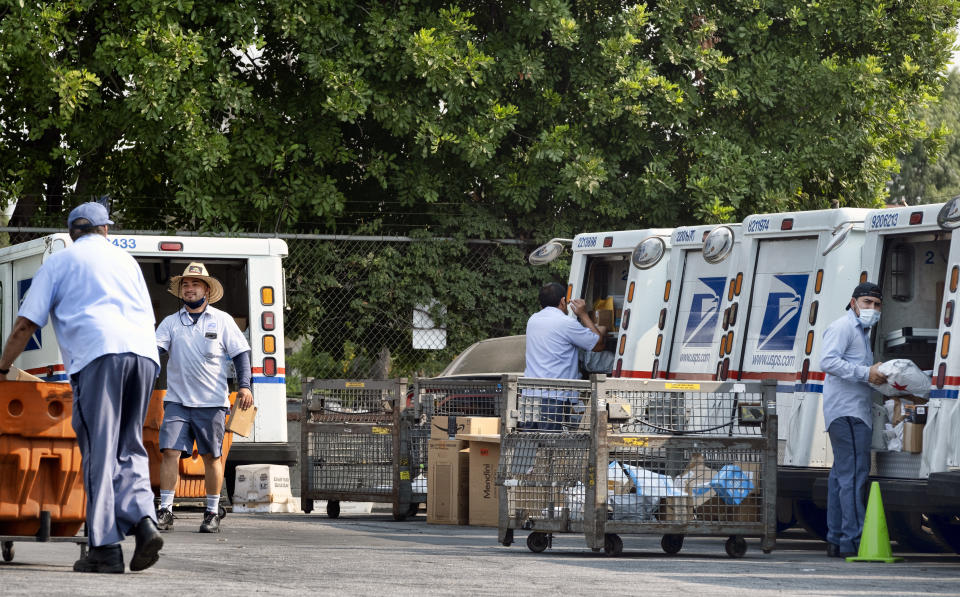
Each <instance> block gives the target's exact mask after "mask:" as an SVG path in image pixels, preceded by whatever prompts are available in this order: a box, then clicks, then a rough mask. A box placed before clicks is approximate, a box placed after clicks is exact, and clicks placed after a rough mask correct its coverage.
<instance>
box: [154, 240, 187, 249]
mask: <svg viewBox="0 0 960 597" xmlns="http://www.w3.org/2000/svg"><path fill="white" fill-rule="evenodd" d="M160 250H161V251H182V250H183V243H178V242H173V241H168V240H165V241H161V243H160Z"/></svg>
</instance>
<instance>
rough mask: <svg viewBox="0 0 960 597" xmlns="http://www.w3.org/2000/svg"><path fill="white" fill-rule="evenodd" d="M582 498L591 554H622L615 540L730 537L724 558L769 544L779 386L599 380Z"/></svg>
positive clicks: (671, 546) (667, 544)
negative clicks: (592, 476) (592, 474)
mask: <svg viewBox="0 0 960 597" xmlns="http://www.w3.org/2000/svg"><path fill="white" fill-rule="evenodd" d="M593 383H594V386H595V389H594V392H595V397H596V400H595V401H593V402H592V403H591V407H592V409H593V412H594V413H595V416H594V418H593V422H592V424H591V434H592V437H593V442H592V444H593V445H592V449H593V453H592V455H591V459H592V463H593V465H594V466H595V468H596V481H597V482H596V484H595V485H591V487H590V490H589V491H588V492H587V503H588V504H589V506H588V507H587V508H586V509H585V514H586V512H587V511H590V510H592V511H593V515H592V516H587V515H585V519H587V520H590V521H591V524H588V525H586V528H585V534H586V540H587V544H588V546H590V547H591V548H593V549H595V550H596V549H599V548H603V549H604V551H605V552H606V553H607V554H608V555H619V554H620V553H621V552H622V550H623V541H622V539H621V538H620V535H622V534H661V535H662V539H661V547H662V548H663V550H664V551H665V552H666V553H668V554H674V553H677V552H679V551H680V549H681V548H682V546H683V539H684V537H685V536H687V535H701V536H702V535H720V536H726V537H728V539H727V541H726V544H725V547H726V551H727V554H728V555H729V556H730V557H742V556H743V555H744V554H745V553H746V550H747V544H746V541H745V540H744V537H750V536H752V537H760V538H761V545H762V549H763V551H764V553H769V552H770V551H771V550H772V549H773V547H774V543H775V538H776V496H777V490H776V479H777V416H776V383H775V382H771V381H765V382H763V383H751V384H746V383H731V382H722V383H719V382H670V381H654V380H638V379H623V378H609V379H608V378H605V376H596V377H595V378H594V380H593Z"/></svg>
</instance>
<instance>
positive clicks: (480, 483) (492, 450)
mask: <svg viewBox="0 0 960 597" xmlns="http://www.w3.org/2000/svg"><path fill="white" fill-rule="evenodd" d="M457 439H461V440H467V442H468V448H467V451H468V452H469V454H470V456H469V459H470V472H469V487H470V489H469V492H468V500H467V502H468V506H467V513H468V516H467V518H468V520H469V523H470V526H478V527H496V526H497V523H498V520H499V518H500V510H499V504H500V500H499V492H498V490H497V485H496V479H497V465H498V464H499V463H500V436H499V435H474V434H470V435H457Z"/></svg>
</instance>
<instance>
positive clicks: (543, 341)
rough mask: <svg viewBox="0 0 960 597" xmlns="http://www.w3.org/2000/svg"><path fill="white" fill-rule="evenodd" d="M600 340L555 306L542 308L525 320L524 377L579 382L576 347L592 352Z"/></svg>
mask: <svg viewBox="0 0 960 597" xmlns="http://www.w3.org/2000/svg"><path fill="white" fill-rule="evenodd" d="M599 339H600V337H599V336H598V335H597V334H595V333H593V332H591V331H590V330H588V329H587V328H585V327H583V325H581V324H580V322H579V321H577V320H576V319H574V318H572V317H568V316H567V315H565V314H564V313H563V311H561V310H560V309H557V308H556V307H544V308H543V309H541V310H540V311H538V312H536V313H534V314H533V315H531V316H530V319H529V320H527V353H526V359H527V362H526V370H525V371H524V372H523V375H524V376H525V377H539V378H544V379H580V369H579V367H578V360H577V348H582V349H584V350H592V349H593V347H594V346H596V345H597V341H598V340H599Z"/></svg>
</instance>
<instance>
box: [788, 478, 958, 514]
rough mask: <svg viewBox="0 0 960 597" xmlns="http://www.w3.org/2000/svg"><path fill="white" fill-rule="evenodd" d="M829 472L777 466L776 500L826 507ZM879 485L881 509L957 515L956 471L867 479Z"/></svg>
mask: <svg viewBox="0 0 960 597" xmlns="http://www.w3.org/2000/svg"><path fill="white" fill-rule="evenodd" d="M829 473H830V469H823V468H794V467H781V468H779V469H778V470H777V497H778V498H780V499H789V500H809V501H812V502H814V503H815V504H816V505H817V506H819V507H820V508H826V507H827V475H829ZM870 481H877V482H879V483H880V495H881V496H882V497H883V507H884V509H885V510H896V511H905V512H927V513H944V514H949V513H954V512H960V471H951V472H945V473H932V474H931V475H930V477H929V478H928V479H892V478H888V477H870Z"/></svg>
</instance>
